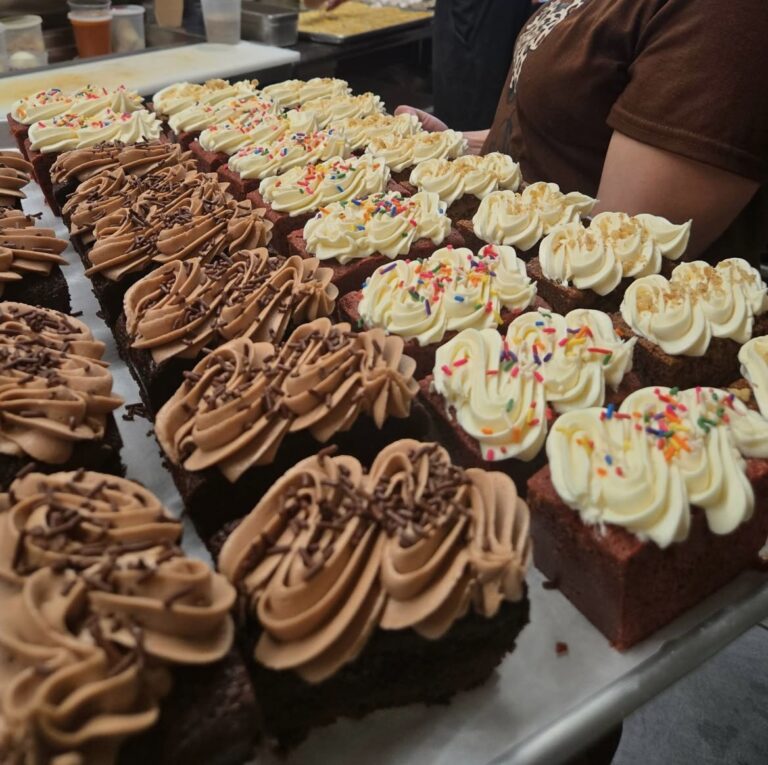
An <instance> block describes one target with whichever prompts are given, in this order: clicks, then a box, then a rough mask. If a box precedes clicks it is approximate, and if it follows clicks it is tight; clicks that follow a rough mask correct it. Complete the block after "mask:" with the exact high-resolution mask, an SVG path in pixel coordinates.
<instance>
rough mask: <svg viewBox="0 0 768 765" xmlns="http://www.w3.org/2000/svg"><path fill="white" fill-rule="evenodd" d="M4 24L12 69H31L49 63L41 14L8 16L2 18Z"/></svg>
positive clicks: (6, 46) (9, 63)
mask: <svg viewBox="0 0 768 765" xmlns="http://www.w3.org/2000/svg"><path fill="white" fill-rule="evenodd" d="M2 24H3V27H4V29H5V48H6V53H7V56H8V65H9V67H10V68H11V69H30V68H32V67H35V66H45V65H46V64H47V63H48V53H47V52H46V50H45V43H44V42H43V19H42V18H41V17H40V16H35V15H32V14H30V15H29V16H7V17H6V18H4V19H2ZM0 58H1V54H0Z"/></svg>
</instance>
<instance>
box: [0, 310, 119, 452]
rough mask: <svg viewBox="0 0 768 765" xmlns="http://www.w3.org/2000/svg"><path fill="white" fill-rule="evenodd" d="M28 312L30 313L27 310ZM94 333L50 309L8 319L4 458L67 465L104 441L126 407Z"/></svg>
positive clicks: (4, 328) (0, 355)
mask: <svg viewBox="0 0 768 765" xmlns="http://www.w3.org/2000/svg"><path fill="white" fill-rule="evenodd" d="M25 309H26V311H25ZM103 350H104V346H103V345H102V344H101V343H97V342H96V341H95V340H94V339H93V336H92V335H91V333H90V331H89V330H88V328H87V327H86V326H85V325H84V324H82V323H81V322H78V321H77V320H76V319H73V318H71V317H69V316H65V315H64V314H61V313H59V312H57V311H52V310H49V309H45V308H34V307H32V306H23V305H22V304H20V303H10V304H9V303H4V304H3V309H2V312H0V454H9V455H13V456H21V455H24V454H26V455H28V456H29V457H31V458H32V459H35V460H40V461H41V462H45V463H47V464H54V465H55V464H61V463H63V462H66V461H67V460H68V459H69V458H70V456H71V454H72V449H73V448H74V446H75V445H76V444H77V443H79V442H81V441H94V440H99V439H101V438H103V436H104V431H105V429H106V424H107V416H108V415H109V414H110V412H112V411H114V410H115V409H117V408H118V407H119V406H121V404H122V403H123V401H122V399H121V398H119V397H118V396H115V395H113V394H112V375H111V374H110V372H109V370H108V369H107V365H106V363H104V362H102V361H100V357H101V355H102V353H103Z"/></svg>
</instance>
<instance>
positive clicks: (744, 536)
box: [528, 460, 768, 650]
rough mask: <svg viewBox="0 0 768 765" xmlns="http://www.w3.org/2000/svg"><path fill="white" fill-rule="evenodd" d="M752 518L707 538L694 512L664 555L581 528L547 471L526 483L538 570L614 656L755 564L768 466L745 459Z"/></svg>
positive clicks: (616, 530)
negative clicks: (751, 493) (604, 639)
mask: <svg viewBox="0 0 768 765" xmlns="http://www.w3.org/2000/svg"><path fill="white" fill-rule="evenodd" d="M747 476H748V478H749V480H750V482H751V483H752V486H753V487H754V490H755V500H756V506H755V512H754V514H753V516H752V518H751V519H750V520H749V521H747V522H746V523H743V524H742V525H741V526H739V528H738V529H736V531H734V532H733V533H731V534H728V535H726V536H719V535H717V534H712V533H711V532H710V531H709V527H708V526H707V521H706V517H705V515H704V513H703V511H701V510H699V509H698V508H694V509H693V517H692V522H691V530H690V534H689V535H688V539H687V540H686V541H685V542H681V543H677V544H673V545H670V546H669V547H667V548H666V549H664V550H662V549H661V548H659V547H657V546H656V545H655V544H653V543H652V542H642V541H640V540H639V539H638V538H637V537H636V536H635V535H634V534H631V533H629V532H628V531H626V530H625V529H623V528H621V527H619V526H613V525H610V524H608V525H606V527H605V529H604V531H601V530H600V529H599V528H598V527H595V526H587V525H586V524H584V523H582V521H581V518H580V516H579V514H578V513H577V512H576V511H574V510H571V509H570V508H569V507H568V506H567V505H565V503H564V502H563V501H562V500H561V499H560V497H559V496H558V495H557V492H556V491H555V488H554V486H553V485H552V481H551V477H550V470H549V467H548V466H547V467H545V468H543V469H542V470H540V471H539V472H538V473H537V474H536V475H535V476H533V478H531V480H530V481H529V482H528V504H529V506H530V509H531V537H532V540H533V550H534V562H535V565H536V568H538V569H539V571H541V572H542V574H544V576H546V577H547V578H548V579H549V580H550V581H551V582H554V583H555V584H556V585H557V587H558V588H559V589H560V591H561V592H562V593H563V594H564V595H565V596H566V597H567V598H568V599H569V600H570V601H571V602H572V603H573V605H575V606H576V608H578V609H579V611H581V612H582V613H583V614H584V616H586V617H587V619H589V620H590V621H591V622H592V624H594V625H595V627H597V628H598V629H599V630H600V631H601V632H602V633H603V634H604V635H605V636H606V637H607V638H608V639H609V640H610V641H611V644H612V645H613V646H614V647H615V648H618V649H619V650H626V649H627V648H630V647H631V646H633V645H635V643H638V642H639V641H641V640H643V639H644V638H646V637H648V636H649V635H651V634H652V633H653V632H655V631H656V630H658V629H660V628H661V627H663V626H664V625H665V624H668V623H669V622H671V621H672V620H673V619H675V618H676V617H678V616H679V615H680V614H682V613H683V612H684V611H686V610H688V609H689V608H692V607H693V606H695V605H696V604H697V603H699V602H700V601H702V600H704V598H706V597H707V596H708V595H710V594H712V593H713V592H715V591H716V590H718V589H719V588H720V587H722V586H724V585H725V584H727V583H728V582H729V581H731V579H733V578H734V577H736V576H737V575H738V574H740V573H741V572H742V571H744V570H746V569H749V568H753V567H757V566H759V565H760V559H759V552H760V549H761V548H762V547H763V544H764V543H765V540H766V537H768V460H748V461H747Z"/></svg>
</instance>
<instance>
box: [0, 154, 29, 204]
mask: <svg viewBox="0 0 768 765" xmlns="http://www.w3.org/2000/svg"><path fill="white" fill-rule="evenodd" d="M31 178H32V165H30V164H29V162H27V160H26V159H24V157H22V156H21V154H19V153H18V152H17V151H0V209H2V208H3V207H4V206H8V207H13V206H15V205H18V204H19V203H20V202H21V200H22V199H26V196H27V195H26V194H25V193H24V192H23V190H22V189H23V188H24V187H25V186H26V185H27V184H28V183H29V182H30V180H31Z"/></svg>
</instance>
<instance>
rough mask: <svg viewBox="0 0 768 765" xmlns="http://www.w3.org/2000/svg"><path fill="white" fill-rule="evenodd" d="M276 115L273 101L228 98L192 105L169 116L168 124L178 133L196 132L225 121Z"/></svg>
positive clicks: (252, 96)
mask: <svg viewBox="0 0 768 765" xmlns="http://www.w3.org/2000/svg"><path fill="white" fill-rule="evenodd" d="M277 113H278V107H277V105H276V104H275V103H274V102H273V101H269V100H267V99H264V98H262V97H261V96H259V95H250V96H244V97H242V98H229V99H225V100H223V101H218V102H216V103H205V102H202V101H201V102H200V103H194V104H191V105H190V106H188V107H187V108H186V109H182V110H181V111H179V112H176V114H173V115H171V117H170V119H169V120H168V124H169V125H170V126H171V128H172V129H173V130H174V131H175V132H177V133H179V132H182V131H192V132H197V131H201V130H205V129H206V128H209V127H212V126H213V125H218V124H219V123H220V122H224V121H227V120H241V121H244V120H246V119H253V118H258V117H264V116H266V115H270V114H271V115H274V114H277Z"/></svg>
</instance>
